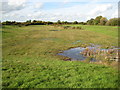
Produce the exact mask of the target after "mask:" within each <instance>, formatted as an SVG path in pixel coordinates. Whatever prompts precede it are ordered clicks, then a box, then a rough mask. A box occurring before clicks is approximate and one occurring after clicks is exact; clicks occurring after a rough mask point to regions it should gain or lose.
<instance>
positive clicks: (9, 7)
mask: <svg viewBox="0 0 120 90" xmlns="http://www.w3.org/2000/svg"><path fill="white" fill-rule="evenodd" d="M0 3H2V7H0V10H1V11H2V13H3V14H6V13H9V12H12V11H17V10H21V9H23V8H25V6H24V5H19V6H13V5H9V4H8V2H0Z"/></svg>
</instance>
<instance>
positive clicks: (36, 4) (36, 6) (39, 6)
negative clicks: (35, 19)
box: [34, 2, 43, 8]
mask: <svg viewBox="0 0 120 90" xmlns="http://www.w3.org/2000/svg"><path fill="white" fill-rule="evenodd" d="M42 6H43V3H40V2H39V3H35V5H34V8H41V7H42Z"/></svg>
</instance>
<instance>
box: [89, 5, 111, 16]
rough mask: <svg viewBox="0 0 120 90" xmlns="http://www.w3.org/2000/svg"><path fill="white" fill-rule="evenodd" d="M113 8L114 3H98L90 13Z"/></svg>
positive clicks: (94, 13) (95, 13)
mask: <svg viewBox="0 0 120 90" xmlns="http://www.w3.org/2000/svg"><path fill="white" fill-rule="evenodd" d="M110 9H112V5H111V4H103V5H98V6H96V7H95V9H93V10H92V11H91V12H90V15H94V16H95V15H99V14H102V13H104V12H106V11H108V10H110Z"/></svg>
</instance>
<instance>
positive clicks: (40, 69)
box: [2, 25, 118, 88]
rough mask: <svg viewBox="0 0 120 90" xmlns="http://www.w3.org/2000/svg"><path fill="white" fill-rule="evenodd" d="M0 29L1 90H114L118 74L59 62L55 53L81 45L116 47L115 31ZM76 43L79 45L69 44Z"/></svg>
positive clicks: (105, 68)
mask: <svg viewBox="0 0 120 90" xmlns="http://www.w3.org/2000/svg"><path fill="white" fill-rule="evenodd" d="M81 27H82V28H83V30H82V29H80V30H79V29H60V28H57V27H52V26H47V25H46V26H42V25H41V26H40V25H38V26H26V27H17V26H5V27H3V30H2V34H3V36H2V37H3V47H2V48H3V61H2V62H3V67H2V71H3V72H2V75H3V87H5V88H68V87H69V88H108V87H109V88H116V87H117V86H118V77H117V76H118V72H117V70H116V69H114V68H113V67H110V66H104V65H97V64H88V63H83V62H80V61H63V60H62V59H61V57H59V56H57V55H56V53H57V52H59V51H61V50H66V49H68V48H71V47H78V46H82V45H84V44H87V45H88V44H89V43H93V44H99V45H102V46H103V47H110V46H117V44H118V36H117V28H115V27H112V26H86V25H85V26H81ZM78 40H80V42H78V43H76V44H73V43H74V42H76V41H78Z"/></svg>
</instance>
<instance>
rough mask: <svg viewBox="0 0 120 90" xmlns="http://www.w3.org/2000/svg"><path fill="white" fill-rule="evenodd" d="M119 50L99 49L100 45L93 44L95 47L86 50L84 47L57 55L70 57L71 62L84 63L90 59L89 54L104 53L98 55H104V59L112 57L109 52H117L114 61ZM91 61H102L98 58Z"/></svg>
mask: <svg viewBox="0 0 120 90" xmlns="http://www.w3.org/2000/svg"><path fill="white" fill-rule="evenodd" d="M86 49H89V50H87V51H86ZM118 49H120V48H114V49H102V48H100V47H99V45H94V44H93V45H91V46H88V47H86V48H83V47H77V48H71V49H69V50H65V51H63V52H62V53H58V54H57V55H62V56H65V57H69V58H71V61H74V60H77V61H83V60H85V59H86V58H88V56H87V54H88V53H89V54H91V53H92V55H96V53H98V52H102V53H104V54H101V53H100V54H98V55H104V57H106V56H107V55H112V54H108V53H109V51H111V50H114V51H115V52H113V53H115V55H114V56H113V57H112V59H113V58H116V55H117V54H116V53H117V50H118ZM97 51H98V52H97ZM106 52H107V53H106ZM85 55H86V56H85ZM105 55H106V56H105ZM95 57H96V56H95ZM90 61H91V62H97V61H100V60H97V59H96V58H92V59H90Z"/></svg>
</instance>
